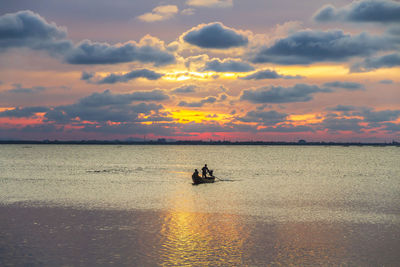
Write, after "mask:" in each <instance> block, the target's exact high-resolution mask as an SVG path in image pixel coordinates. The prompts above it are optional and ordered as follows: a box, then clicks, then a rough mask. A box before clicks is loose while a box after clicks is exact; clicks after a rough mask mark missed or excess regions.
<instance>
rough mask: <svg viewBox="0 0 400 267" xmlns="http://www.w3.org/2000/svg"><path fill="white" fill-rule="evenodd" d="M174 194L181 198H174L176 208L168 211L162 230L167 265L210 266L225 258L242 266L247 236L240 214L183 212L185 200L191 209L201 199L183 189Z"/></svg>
mask: <svg viewBox="0 0 400 267" xmlns="http://www.w3.org/2000/svg"><path fill="white" fill-rule="evenodd" d="M186 190H187V188H186ZM173 195H174V196H177V197H176V198H173V199H170V201H171V202H173V204H174V207H176V208H175V209H172V210H170V211H168V212H167V213H166V214H165V217H164V222H163V225H162V229H161V243H162V251H161V252H160V258H161V259H160V260H161V261H162V262H163V263H164V264H163V265H174V266H182V265H185V264H186V265H187V264H189V265H195V266H210V265H212V264H215V263H216V262H221V261H222V262H223V263H224V264H228V265H240V264H241V263H242V252H243V249H242V247H243V242H244V240H246V239H247V234H246V233H244V232H243V228H242V227H243V225H242V224H241V222H240V217H238V216H236V215H224V216H221V215H215V214H210V213H195V212H187V211H183V210H182V207H183V206H182V202H184V207H185V208H188V207H190V206H193V205H196V201H197V199H195V198H194V196H193V195H183V194H180V193H179V192H176V193H175V194H173ZM189 209H190V208H189ZM190 210H193V209H190Z"/></svg>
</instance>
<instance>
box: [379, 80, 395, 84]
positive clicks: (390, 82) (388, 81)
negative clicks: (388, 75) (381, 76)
mask: <svg viewBox="0 0 400 267" xmlns="http://www.w3.org/2000/svg"><path fill="white" fill-rule="evenodd" d="M379 83H381V84H393V81H392V80H389V79H387V80H380V81H379Z"/></svg>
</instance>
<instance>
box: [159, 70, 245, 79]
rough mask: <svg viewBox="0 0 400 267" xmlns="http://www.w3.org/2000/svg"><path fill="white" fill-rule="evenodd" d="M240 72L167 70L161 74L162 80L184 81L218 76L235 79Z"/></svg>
mask: <svg viewBox="0 0 400 267" xmlns="http://www.w3.org/2000/svg"><path fill="white" fill-rule="evenodd" d="M241 74H242V73H233V72H224V73H218V72H213V71H208V72H196V71H173V72H168V73H166V74H165V75H164V76H163V79H164V80H167V81H186V80H189V79H193V80H209V79H215V77H218V78H220V79H236V78H237V77H238V76H240V75H241Z"/></svg>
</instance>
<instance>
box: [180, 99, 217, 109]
mask: <svg viewBox="0 0 400 267" xmlns="http://www.w3.org/2000/svg"><path fill="white" fill-rule="evenodd" d="M216 101H217V99H216V98H215V97H212V96H210V97H207V98H205V99H202V100H201V101H198V102H186V101H181V102H179V104H178V106H180V107H191V108H199V107H202V106H204V104H213V103H215V102H216Z"/></svg>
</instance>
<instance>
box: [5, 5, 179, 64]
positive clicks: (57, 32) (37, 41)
mask: <svg viewBox="0 0 400 267" xmlns="http://www.w3.org/2000/svg"><path fill="white" fill-rule="evenodd" d="M16 47H28V48H31V49H35V50H44V51H47V52H48V53H49V54H50V55H52V56H56V57H59V58H63V59H64V61H66V62H67V63H70V64H116V63H123V62H132V61H139V62H143V63H154V64H155V65H157V66H158V65H166V64H171V63H174V62H175V56H174V55H173V54H171V53H169V52H168V51H167V50H165V49H162V48H160V47H159V46H151V45H142V46H140V45H138V44H136V43H134V42H127V43H124V44H122V45H111V44H108V43H98V42H92V41H90V40H84V41H82V42H80V43H78V44H76V45H74V44H73V42H72V41H71V40H68V39H67V33H66V30H65V29H63V28H61V27H58V26H57V25H56V24H54V23H49V22H47V21H46V20H45V19H44V18H43V17H41V16H40V15H39V14H36V13H34V12H32V11H29V10H27V11H20V12H16V13H10V14H5V15H2V16H0V52H3V51H5V50H6V49H8V48H16Z"/></svg>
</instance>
